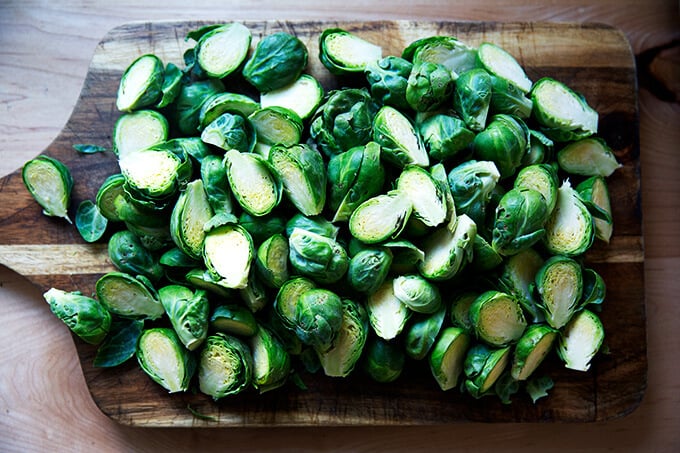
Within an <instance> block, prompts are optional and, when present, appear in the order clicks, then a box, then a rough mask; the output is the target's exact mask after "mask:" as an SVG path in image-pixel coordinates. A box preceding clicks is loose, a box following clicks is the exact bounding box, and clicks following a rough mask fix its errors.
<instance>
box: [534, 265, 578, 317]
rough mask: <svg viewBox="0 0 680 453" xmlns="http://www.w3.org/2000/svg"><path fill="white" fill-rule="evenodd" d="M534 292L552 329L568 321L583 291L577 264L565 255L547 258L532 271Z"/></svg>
mask: <svg viewBox="0 0 680 453" xmlns="http://www.w3.org/2000/svg"><path fill="white" fill-rule="evenodd" d="M536 291H537V292H538V294H539V295H540V297H541V301H540V304H539V306H540V307H541V309H542V310H543V312H544V314H545V319H546V321H547V322H548V324H550V325H551V326H552V327H554V328H555V329H560V328H562V327H563V326H564V325H565V324H567V323H568V322H569V320H570V319H571V317H572V315H573V314H574V312H575V311H576V310H577V308H578V303H579V301H580V300H581V295H582V293H583V273H582V271H581V265H580V264H579V263H577V262H576V261H574V260H573V259H571V258H568V257H566V256H560V255H556V256H553V257H550V258H549V259H548V260H546V262H545V263H544V264H543V266H541V268H540V269H539V270H538V272H537V273H536Z"/></svg>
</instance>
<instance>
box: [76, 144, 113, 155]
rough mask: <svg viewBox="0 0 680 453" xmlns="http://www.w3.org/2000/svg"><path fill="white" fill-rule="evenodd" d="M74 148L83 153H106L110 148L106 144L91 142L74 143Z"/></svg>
mask: <svg viewBox="0 0 680 453" xmlns="http://www.w3.org/2000/svg"><path fill="white" fill-rule="evenodd" d="M73 149H75V150H76V151H78V152H79V153H81V154H96V153H105V152H106V151H108V149H107V148H106V147H104V146H99V145H93V144H90V143H76V144H75V145H73Z"/></svg>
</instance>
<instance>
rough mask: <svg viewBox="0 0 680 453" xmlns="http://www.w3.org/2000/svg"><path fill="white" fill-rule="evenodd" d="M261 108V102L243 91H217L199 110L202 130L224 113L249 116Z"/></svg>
mask: <svg viewBox="0 0 680 453" xmlns="http://www.w3.org/2000/svg"><path fill="white" fill-rule="evenodd" d="M259 109H260V103H258V102H257V101H255V100H254V99H253V98H251V97H249V96H246V95H245V94H241V93H231V92H225V93H215V94H213V95H211V96H210V97H208V98H207V99H205V101H204V102H203V103H202V104H201V109H200V111H199V118H198V120H199V126H198V128H199V129H200V130H203V129H205V127H206V126H207V125H208V124H210V123H212V122H213V121H215V120H216V119H217V118H218V117H219V116H221V115H222V114H223V113H232V114H237V115H241V116H243V117H245V118H247V117H248V116H249V115H250V114H251V113H253V112H254V111H256V110H259Z"/></svg>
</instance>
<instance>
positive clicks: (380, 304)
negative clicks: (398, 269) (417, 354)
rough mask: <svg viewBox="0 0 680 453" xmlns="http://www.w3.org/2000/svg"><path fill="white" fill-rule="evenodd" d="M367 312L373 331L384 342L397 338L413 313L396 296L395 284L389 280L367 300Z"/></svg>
mask: <svg viewBox="0 0 680 453" xmlns="http://www.w3.org/2000/svg"><path fill="white" fill-rule="evenodd" d="M366 311H367V312H368V320H369V322H370V325H371V327H372V328H373V331H374V332H375V333H376V334H377V335H378V336H379V337H380V338H382V339H384V340H391V339H393V338H396V336H397V335H399V334H400V333H401V332H402V330H404V326H405V325H406V321H408V320H409V318H410V317H411V315H412V314H413V311H411V310H410V309H409V308H408V307H407V306H406V305H405V304H404V303H402V302H401V301H400V300H399V299H398V298H397V296H396V295H395V294H394V282H393V280H392V279H387V280H385V281H384V282H383V284H382V285H380V287H379V288H378V290H377V291H376V292H374V293H373V294H369V295H368V298H367V299H366Z"/></svg>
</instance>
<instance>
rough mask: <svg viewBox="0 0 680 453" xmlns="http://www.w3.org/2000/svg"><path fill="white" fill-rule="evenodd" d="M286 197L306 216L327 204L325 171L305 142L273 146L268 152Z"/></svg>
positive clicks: (323, 165) (320, 160)
mask: <svg viewBox="0 0 680 453" xmlns="http://www.w3.org/2000/svg"><path fill="white" fill-rule="evenodd" d="M269 163H270V164H271V166H272V167H273V168H274V170H275V171H276V174H277V175H278V177H279V179H280V181H281V184H282V185H283V191H284V193H285V195H286V197H287V198H288V199H289V200H290V201H291V203H293V206H295V207H296V208H297V209H298V211H300V212H301V213H302V214H304V215H306V216H314V215H318V214H321V211H323V208H324V205H325V203H326V190H325V187H326V170H325V164H324V160H323V157H322V156H321V153H320V152H319V151H317V150H316V149H314V148H312V147H311V146H309V145H306V144H297V145H293V146H290V147H286V146H283V145H276V146H274V147H272V149H271V150H270V152H269Z"/></svg>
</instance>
